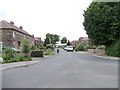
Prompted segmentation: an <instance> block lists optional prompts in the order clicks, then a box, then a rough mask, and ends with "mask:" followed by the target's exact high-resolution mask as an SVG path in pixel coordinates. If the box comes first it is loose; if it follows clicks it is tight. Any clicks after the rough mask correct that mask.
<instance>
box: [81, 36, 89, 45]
mask: <svg viewBox="0 0 120 90" xmlns="http://www.w3.org/2000/svg"><path fill="white" fill-rule="evenodd" d="M79 42H80V43H82V44H84V45H89V44H90V39H89V38H88V37H80V38H79Z"/></svg>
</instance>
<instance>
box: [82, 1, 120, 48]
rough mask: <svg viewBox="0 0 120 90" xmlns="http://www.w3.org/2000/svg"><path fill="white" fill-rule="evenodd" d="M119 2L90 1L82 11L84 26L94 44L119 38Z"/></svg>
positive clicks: (111, 41)
mask: <svg viewBox="0 0 120 90" xmlns="http://www.w3.org/2000/svg"><path fill="white" fill-rule="evenodd" d="M119 15H120V2H92V3H91V4H90V6H89V7H88V8H87V10H86V11H85V12H84V23H83V25H84V27H85V30H86V32H87V34H88V36H89V38H90V39H91V41H92V43H93V44H94V45H105V46H109V45H110V44H114V43H116V42H117V41H118V40H119V39H120V16H119Z"/></svg>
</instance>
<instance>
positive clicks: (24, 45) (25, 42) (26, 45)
mask: <svg viewBox="0 0 120 90" xmlns="http://www.w3.org/2000/svg"><path fill="white" fill-rule="evenodd" d="M22 52H23V53H29V52H30V45H29V42H28V40H27V39H23V40H22Z"/></svg>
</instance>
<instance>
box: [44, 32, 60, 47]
mask: <svg viewBox="0 0 120 90" xmlns="http://www.w3.org/2000/svg"><path fill="white" fill-rule="evenodd" d="M59 38H60V36H59V35H57V34H50V33H47V34H46V39H45V42H44V45H45V46H46V45H47V44H55V43H56V42H57V41H59Z"/></svg>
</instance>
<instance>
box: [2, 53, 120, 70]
mask: <svg viewBox="0 0 120 90" xmlns="http://www.w3.org/2000/svg"><path fill="white" fill-rule="evenodd" d="M77 53H81V54H82V53H83V54H89V55H92V56H95V57H98V58H103V59H111V60H120V58H118V57H111V56H100V55H97V54H93V53H88V52H77ZM46 57H49V56H45V57H44V58H46ZM42 59H43V58H32V61H22V62H13V63H6V64H2V70H6V69H12V68H17V67H27V66H29V65H33V64H37V63H39V62H41V60H42Z"/></svg>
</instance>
